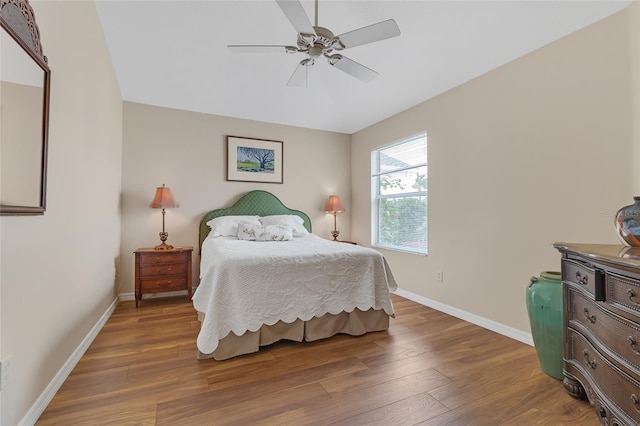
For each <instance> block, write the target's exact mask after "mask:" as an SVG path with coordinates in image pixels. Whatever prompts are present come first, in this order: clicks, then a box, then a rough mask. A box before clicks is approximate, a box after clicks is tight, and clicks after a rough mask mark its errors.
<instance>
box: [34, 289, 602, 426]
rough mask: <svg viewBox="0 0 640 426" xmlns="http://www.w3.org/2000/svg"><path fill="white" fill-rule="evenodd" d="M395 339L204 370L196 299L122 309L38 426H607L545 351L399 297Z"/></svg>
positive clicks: (289, 345) (339, 344)
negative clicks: (554, 371)
mask: <svg viewBox="0 0 640 426" xmlns="http://www.w3.org/2000/svg"><path fill="white" fill-rule="evenodd" d="M393 302H394V305H395V308H396V316H397V318H396V319H392V320H391V327H390V329H389V330H388V331H385V332H378V333H370V334H368V335H365V336H360V337H351V336H345V335H338V336H334V337H332V338H330V339H326V340H322V341H319V342H312V343H308V342H307V343H296V342H279V343H276V344H274V345H271V346H268V347H265V348H263V349H262V350H261V351H260V352H258V353H256V354H250V355H244V356H242V357H238V358H234V359H230V360H227V361H215V360H202V361H198V360H197V359H196V353H197V351H196V347H195V340H196V336H197V333H198V329H199V323H198V321H197V318H196V313H195V311H194V310H193V307H192V305H191V304H190V303H189V302H187V301H186V300H185V298H184V297H183V298H165V299H149V300H145V301H144V303H143V304H142V305H141V307H140V308H138V309H136V308H135V307H134V303H133V302H122V303H120V305H119V306H118V307H117V308H116V310H115V312H114V314H113V315H112V317H111V318H110V319H109V321H108V322H107V324H106V325H105V327H104V328H103V329H102V331H101V332H100V334H99V335H98V336H97V337H96V339H95V341H94V342H93V344H92V345H91V346H90V348H89V349H88V350H87V352H86V353H85V355H84V356H83V357H82V359H81V360H80V362H79V363H78V365H77V366H76V367H75V368H74V370H73V371H72V372H71V374H70V376H69V377H68V379H67V380H66V382H65V383H64V384H63V386H62V387H61V388H60V390H59V391H58V393H57V394H56V396H55V397H54V399H53V400H52V401H51V403H50V404H49V406H48V407H47V409H46V410H45V412H44V413H43V414H42V416H41V417H40V420H39V421H38V423H37V424H38V425H42V426H44V425H103V424H104V425H106V424H109V425H124V424H137V425H231V424H233V425H248V424H251V425H253V424H256V425H267V424H268V425H303V424H305V425H306V424H314V425H329V424H348V425H372V424H384V425H594V426H595V425H598V424H599V422H598V419H597V416H596V413H595V410H593V409H592V408H591V406H590V405H589V403H588V402H586V401H578V400H575V399H573V398H572V397H570V396H569V395H568V394H567V393H566V392H565V391H564V388H563V387H562V383H561V381H559V380H556V379H553V378H551V377H549V376H547V375H546V374H545V373H543V372H542V371H541V370H540V367H539V364H538V360H537V357H536V353H535V349H534V348H532V347H530V346H527V345H525V344H523V343H519V342H517V341H515V340H512V339H509V338H507V337H504V336H501V335H499V334H496V333H493V332H491V331H488V330H485V329H483V328H480V327H478V326H475V325H472V324H470V323H467V322H465V321H462V320H459V319H457V318H454V317H451V316H449V315H446V314H443V313H441V312H438V311H435V310H433V309H430V308H427V307H425V306H422V305H419V304H417V303H414V302H411V301H409V300H406V299H403V298H400V297H398V296H395V295H394V296H393Z"/></svg>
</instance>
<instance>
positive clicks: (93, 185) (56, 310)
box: [0, 1, 122, 425]
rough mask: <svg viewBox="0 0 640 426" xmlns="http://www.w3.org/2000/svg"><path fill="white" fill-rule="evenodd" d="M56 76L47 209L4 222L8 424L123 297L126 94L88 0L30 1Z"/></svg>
mask: <svg viewBox="0 0 640 426" xmlns="http://www.w3.org/2000/svg"><path fill="white" fill-rule="evenodd" d="M31 4H32V6H33V8H34V11H35V15H36V20H37V23H38V26H39V28H40V34H41V37H42V44H43V49H44V52H45V54H46V55H47V56H48V58H49V66H50V68H51V70H52V76H51V116H50V130H49V132H50V133H49V163H48V165H49V169H48V194H47V211H46V213H45V215H44V216H36V217H25V216H22V217H8V216H3V217H1V218H0V227H1V232H2V234H1V235H2V237H1V245H0V249H1V256H0V259H1V260H0V262H1V263H0V268H1V269H0V270H1V275H0V279H1V281H0V282H1V287H0V299H1V310H0V313H1V326H2V329H1V336H2V347H1V349H2V353H1V356H2V358H3V359H4V358H6V357H8V356H10V357H11V379H10V382H9V384H8V386H7V387H6V388H5V389H3V390H2V394H1V397H0V399H1V406H2V418H1V419H0V424H2V425H14V424H17V423H18V422H19V421H21V419H24V417H25V415H26V414H27V412H28V411H29V409H30V408H31V407H32V405H33V404H34V402H35V401H36V400H37V399H38V398H39V397H40V396H41V394H42V393H43V391H44V390H45V387H46V386H47V385H49V383H50V382H51V380H52V378H53V377H54V376H55V375H56V374H57V373H58V371H59V370H60V368H61V367H62V366H63V364H64V363H65V362H66V361H67V359H68V358H69V357H70V355H71V354H72V352H73V351H74V350H75V349H76V348H77V347H78V346H79V344H80V343H81V341H82V340H83V339H84V338H85V337H86V336H87V335H88V333H89V331H90V330H91V328H92V327H93V326H94V325H95V324H96V323H97V322H98V320H99V319H100V317H101V316H102V315H103V314H104V313H105V312H106V311H107V309H108V308H109V306H110V304H111V303H112V302H113V301H114V300H115V298H116V294H117V293H116V284H115V265H116V264H117V263H118V260H119V252H120V205H119V202H120V200H119V197H120V181H121V167H122V166H121V164H122V98H121V96H120V90H119V87H118V84H117V82H116V78H115V73H114V71H113V68H112V65H111V60H110V57H109V54H108V52H107V49H106V46H105V42H104V37H103V34H102V30H101V27H100V23H99V21H98V16H97V13H96V8H95V4H94V3H93V2H86V1H82V2H79V1H68V2H67V1H55V2H52V1H31Z"/></svg>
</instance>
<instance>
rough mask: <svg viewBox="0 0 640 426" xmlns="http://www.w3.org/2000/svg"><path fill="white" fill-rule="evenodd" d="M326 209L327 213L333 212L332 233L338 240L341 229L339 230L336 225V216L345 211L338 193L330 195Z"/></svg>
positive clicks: (335, 239)
mask: <svg viewBox="0 0 640 426" xmlns="http://www.w3.org/2000/svg"><path fill="white" fill-rule="evenodd" d="M324 211H325V213H331V214H333V231H331V235H332V236H333V241H338V235H340V231H338V229H337V227H336V217H337V215H338V213H342V212H344V207H342V203H340V198H338V196H337V195H330V196H329V201H327V205H326V207H325V208H324Z"/></svg>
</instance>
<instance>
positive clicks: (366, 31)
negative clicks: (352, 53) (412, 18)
mask: <svg viewBox="0 0 640 426" xmlns="http://www.w3.org/2000/svg"><path fill="white" fill-rule="evenodd" d="M399 35H400V28H398V24H396V21H394V20H393V19H388V20H386V21H382V22H378V23H377V24H372V25H369V26H367V27H362V28H358V29H357V30H353V31H349V32H348V33H344V34H341V35H339V36H338V39H340V43H341V44H342V46H343V48H345V49H346V48H349V47H355V46H360V45H363V44H367V43H373V42H374V41H380V40H386V39H388V38H392V37H397V36H399Z"/></svg>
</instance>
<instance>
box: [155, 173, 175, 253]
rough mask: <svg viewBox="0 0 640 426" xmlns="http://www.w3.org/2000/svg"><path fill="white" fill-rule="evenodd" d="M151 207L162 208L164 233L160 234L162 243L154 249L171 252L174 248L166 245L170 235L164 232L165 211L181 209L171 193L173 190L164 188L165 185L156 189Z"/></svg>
mask: <svg viewBox="0 0 640 426" xmlns="http://www.w3.org/2000/svg"><path fill="white" fill-rule="evenodd" d="M150 207H151V208H153V209H159V208H162V232H160V241H162V243H161V244H158V245H157V246H155V247H154V249H156V250H170V249H172V248H173V246H172V245H169V244H167V243H166V241H167V238H169V233H167V232H165V230H164V215H165V211H164V209H165V208H173V207H180V205H179V204H178V203H177V202H176V199H175V198H174V196H173V193H172V192H171V188H167V187H166V186H164V183H163V184H162V186H161V187H158V188H156V196H155V197H154V198H153V201H152V202H151V205H150Z"/></svg>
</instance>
